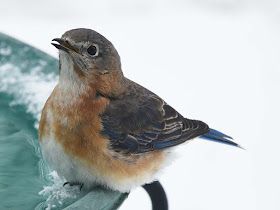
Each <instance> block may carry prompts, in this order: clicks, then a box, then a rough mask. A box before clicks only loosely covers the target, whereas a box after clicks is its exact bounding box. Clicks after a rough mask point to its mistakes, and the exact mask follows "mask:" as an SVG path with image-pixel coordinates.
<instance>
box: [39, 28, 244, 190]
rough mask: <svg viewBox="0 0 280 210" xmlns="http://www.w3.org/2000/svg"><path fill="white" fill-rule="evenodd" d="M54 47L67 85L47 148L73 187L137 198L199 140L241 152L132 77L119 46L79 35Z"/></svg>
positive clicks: (52, 113) (52, 111) (45, 121)
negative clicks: (181, 150)
mask: <svg viewBox="0 0 280 210" xmlns="http://www.w3.org/2000/svg"><path fill="white" fill-rule="evenodd" d="M52 45H53V46H55V47H56V48H57V49H58V50H59V82H58V84H57V86H56V87H55V88H54V90H53V92H52V93H51V95H50V97H49V98H48V99H47V101H46V103H45V106H44V108H43V110H42V114H41V120H40V125H39V142H40V146H41V150H42V154H43V158H44V160H46V161H47V162H48V164H49V166H50V168H52V169H53V170H55V171H56V172H57V174H58V175H59V176H60V177H64V178H65V180H66V181H67V182H66V183H65V185H66V184H70V185H71V186H73V185H80V187H82V186H85V187H88V188H91V187H93V186H96V185H101V186H103V187H105V188H107V189H110V190H115V191H119V192H130V191H131V190H132V189H134V188H136V187H138V186H142V185H144V184H145V183H151V182H153V181H154V180H156V179H158V176H159V174H160V172H161V171H162V169H163V168H165V167H166V165H167V163H168V162H169V161H170V159H171V158H172V155H173V153H174V150H173V148H174V147H176V146H178V145H181V144H182V143H184V142H187V141H190V140H192V139H194V138H196V137H200V138H205V139H207V140H211V141H216V142H219V143H224V144H228V145H231V146H235V147H240V146H239V145H238V144H237V143H235V142H233V139H232V138H231V137H230V136H228V135H225V134H223V133H221V132H219V131H217V130H215V129H211V128H209V126H208V125H207V124H206V123H204V122H202V121H199V120H192V119H187V118H185V117H183V116H182V115H181V114H180V113H178V112H177V111H176V110H175V109H174V108H172V107H171V106H170V105H169V104H168V103H166V102H165V101H164V100H163V99H162V98H160V97H159V96H158V95H156V94H155V93H153V92H152V91H150V90H148V89H146V88H144V87H142V86H141V85H139V84H137V83H135V82H133V81H131V80H130V79H128V78H126V77H125V76H124V74H123V71H122V66H121V60H120V56H119V54H118V52H117V50H116V49H115V47H114V45H113V44H112V43H111V42H110V41H109V40H108V39H106V38H105V37H104V36H102V35H101V34H99V33H98V32H96V31H94V30H91V29H86V28H77V29H72V30H69V31H67V32H65V33H64V34H63V35H62V36H61V38H55V39H53V40H52Z"/></svg>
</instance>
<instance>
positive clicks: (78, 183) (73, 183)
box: [63, 182, 84, 191]
mask: <svg viewBox="0 0 280 210" xmlns="http://www.w3.org/2000/svg"><path fill="white" fill-rule="evenodd" d="M67 184H69V185H70V186H71V187H72V186H76V185H79V186H80V191H81V190H82V188H83V186H84V184H83V183H80V182H65V183H64V184H63V187H64V186H65V185H67Z"/></svg>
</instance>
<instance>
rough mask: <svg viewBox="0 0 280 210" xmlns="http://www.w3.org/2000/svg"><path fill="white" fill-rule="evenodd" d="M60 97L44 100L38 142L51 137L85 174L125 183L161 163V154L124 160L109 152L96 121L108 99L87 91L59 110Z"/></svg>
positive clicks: (152, 171)
mask: <svg viewBox="0 0 280 210" xmlns="http://www.w3.org/2000/svg"><path fill="white" fill-rule="evenodd" d="M64 97H65V96H64V95H63V93H61V92H60V91H59V90H58V89H55V90H54V92H53V93H52V95H51V96H50V98H49V99H48V101H47V103H46V105H45V107H44V109H43V112H42V117H41V121H40V127H39V138H40V139H42V138H43V137H44V136H46V135H50V134H51V135H53V136H54V139H55V140H56V141H58V142H59V143H60V144H61V145H62V147H63V148H64V151H65V153H67V154H68V155H69V156H72V157H74V158H75V159H77V160H79V161H80V162H81V164H83V165H84V166H85V167H86V168H88V169H89V170H90V169H91V168H92V169H94V171H95V173H96V172H97V173H98V175H99V176H104V175H106V176H108V175H110V176H112V175H113V176H114V178H116V179H125V178H128V177H133V176H141V175H144V174H146V173H154V172H156V171H157V170H158V168H159V166H160V165H161V164H162V162H163V159H164V156H163V153H162V151H156V152H152V153H147V154H143V155H130V156H124V155H121V154H119V153H116V152H114V151H111V150H110V149H109V148H110V147H109V143H110V141H109V140H108V139H106V138H105V137H104V136H102V135H101V134H100V131H101V130H102V122H101V119H100V117H99V114H100V113H102V112H103V111H104V109H105V108H106V105H107V104H108V103H109V100H108V99H106V98H103V97H99V98H97V99H95V91H94V90H91V92H90V93H87V94H85V95H81V96H79V98H78V99H75V102H74V103H72V104H71V105H67V106H63V105H62V103H63V98H64ZM67 98H69V97H67ZM70 98H71V97H70ZM58 100H62V101H58ZM48 115H51V118H52V120H51V121H48Z"/></svg>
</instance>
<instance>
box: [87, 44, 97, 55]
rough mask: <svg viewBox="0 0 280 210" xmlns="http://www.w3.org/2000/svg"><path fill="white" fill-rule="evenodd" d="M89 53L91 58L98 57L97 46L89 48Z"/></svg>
mask: <svg viewBox="0 0 280 210" xmlns="http://www.w3.org/2000/svg"><path fill="white" fill-rule="evenodd" d="M87 52H88V54H89V55H91V56H98V48H97V46H94V45H91V46H90V47H89V48H87Z"/></svg>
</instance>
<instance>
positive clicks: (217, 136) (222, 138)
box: [200, 128, 243, 149]
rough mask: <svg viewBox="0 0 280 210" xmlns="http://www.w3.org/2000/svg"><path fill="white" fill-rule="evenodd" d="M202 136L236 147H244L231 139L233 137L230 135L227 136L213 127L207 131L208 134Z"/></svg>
mask: <svg viewBox="0 0 280 210" xmlns="http://www.w3.org/2000/svg"><path fill="white" fill-rule="evenodd" d="M200 138H202V139H206V140H210V141H215V142H218V143H222V144H228V145H231V146H234V147H239V148H241V149H243V148H242V147H241V146H240V145H238V144H236V143H235V142H233V141H231V140H232V138H231V137H230V136H227V135H226V134H223V133H221V132H219V131H216V130H215V129H212V128H211V129H210V132H209V133H206V134H204V135H202V136H200Z"/></svg>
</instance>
